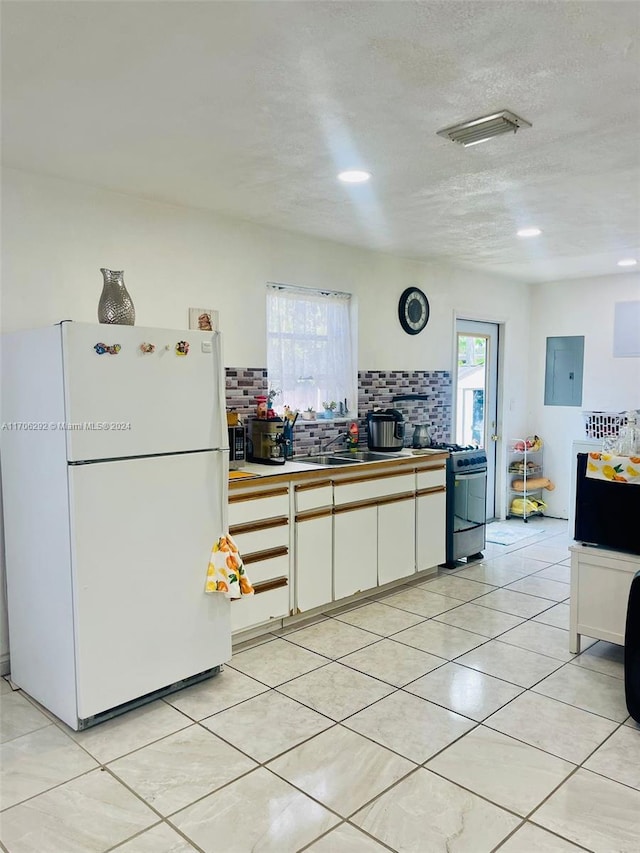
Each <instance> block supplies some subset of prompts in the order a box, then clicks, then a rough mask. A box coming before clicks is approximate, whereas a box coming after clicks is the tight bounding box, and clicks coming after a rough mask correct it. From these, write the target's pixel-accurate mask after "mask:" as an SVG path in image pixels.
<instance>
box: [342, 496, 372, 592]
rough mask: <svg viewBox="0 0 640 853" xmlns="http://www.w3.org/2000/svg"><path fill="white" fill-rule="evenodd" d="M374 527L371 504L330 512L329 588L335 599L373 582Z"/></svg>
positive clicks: (358, 590) (369, 587)
mask: <svg viewBox="0 0 640 853" xmlns="http://www.w3.org/2000/svg"><path fill="white" fill-rule="evenodd" d="M377 527H378V509H377V507H376V506H375V505H371V506H365V507H358V508H356V509H349V510H345V511H339V512H336V514H335V515H334V517H333V589H334V598H335V599H336V600H337V599H340V598H344V597H345V596H347V595H353V594H354V593H356V592H361V591H363V590H366V589H372V588H373V587H375V586H376V585H377V582H378V564H377V551H378V536H377Z"/></svg>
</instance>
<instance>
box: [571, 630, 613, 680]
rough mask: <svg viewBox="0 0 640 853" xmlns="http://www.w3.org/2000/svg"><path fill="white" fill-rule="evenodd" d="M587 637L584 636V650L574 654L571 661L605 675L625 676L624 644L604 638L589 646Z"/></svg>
mask: <svg viewBox="0 0 640 853" xmlns="http://www.w3.org/2000/svg"><path fill="white" fill-rule="evenodd" d="M585 640H586V637H582V641H581V642H582V646H583V649H584V650H583V651H582V652H581V654H579V655H577V656H574V657H573V659H572V661H571V663H572V664H574V666H579V667H582V668H584V669H592V670H593V671H594V672H601V673H602V674H603V675H613V676H614V677H615V678H624V646H618V645H616V644H615V643H605V642H604V641H603V640H600V641H598V642H597V643H595V644H592V645H591V646H588V647H587V642H585Z"/></svg>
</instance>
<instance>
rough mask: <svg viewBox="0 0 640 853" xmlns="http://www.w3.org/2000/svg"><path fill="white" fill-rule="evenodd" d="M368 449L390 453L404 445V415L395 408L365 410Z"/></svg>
mask: <svg viewBox="0 0 640 853" xmlns="http://www.w3.org/2000/svg"><path fill="white" fill-rule="evenodd" d="M367 446H368V448H369V450H377V451H379V452H384V453H390V452H392V451H397V450H402V448H403V446H404V417H403V415H402V412H399V411H398V410H397V409H385V410H384V411H378V412H367Z"/></svg>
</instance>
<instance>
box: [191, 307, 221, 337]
mask: <svg viewBox="0 0 640 853" xmlns="http://www.w3.org/2000/svg"><path fill="white" fill-rule="evenodd" d="M189 328H190V329H196V330H198V331H200V332H217V331H218V312H217V311H216V310H214V309H213V308H189Z"/></svg>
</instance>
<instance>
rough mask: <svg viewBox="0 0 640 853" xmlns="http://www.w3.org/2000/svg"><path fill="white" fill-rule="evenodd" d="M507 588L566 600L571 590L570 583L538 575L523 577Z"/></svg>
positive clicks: (539, 596) (540, 596)
mask: <svg viewBox="0 0 640 853" xmlns="http://www.w3.org/2000/svg"><path fill="white" fill-rule="evenodd" d="M505 588H506V589H510V590H513V591H514V592H524V593H526V595H535V596H536V597H537V598H548V599H549V600H551V601H564V600H565V598H568V597H569V593H570V591H571V590H570V588H569V584H568V583H559V582H558V581H550V580H547V579H546V578H541V577H538V576H537V575H529V576H528V577H526V578H521V579H520V580H519V581H514V582H513V583H512V584H509V586H507V587H505Z"/></svg>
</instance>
